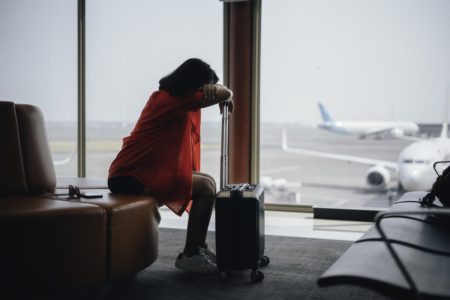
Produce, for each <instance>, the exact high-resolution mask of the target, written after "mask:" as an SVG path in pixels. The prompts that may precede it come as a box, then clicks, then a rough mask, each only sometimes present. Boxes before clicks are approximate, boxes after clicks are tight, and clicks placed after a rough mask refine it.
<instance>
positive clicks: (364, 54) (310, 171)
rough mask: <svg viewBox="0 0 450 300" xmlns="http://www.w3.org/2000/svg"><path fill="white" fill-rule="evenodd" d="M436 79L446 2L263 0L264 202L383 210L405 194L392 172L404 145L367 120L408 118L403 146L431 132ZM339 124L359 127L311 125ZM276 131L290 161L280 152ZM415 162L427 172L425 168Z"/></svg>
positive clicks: (446, 41) (443, 76)
mask: <svg viewBox="0 0 450 300" xmlns="http://www.w3.org/2000/svg"><path fill="white" fill-rule="evenodd" d="M448 82H450V2H449V1H442V0H395V1H391V0H366V1H359V0H340V1H335V0H322V1H317V0H300V1H299V0H280V1H278V0H277V1H275V0H266V1H263V3H262V49H261V122H262V126H261V182H262V183H263V184H264V185H265V186H266V191H267V192H266V199H267V201H268V202H272V203H283V204H286V203H287V204H304V205H313V204H322V205H333V206H341V207H361V206H363V207H368V206H370V207H383V206H388V205H390V203H391V201H392V200H393V199H395V198H398V197H399V196H400V195H401V194H402V192H403V191H402V190H401V189H400V190H399V189H398V188H399V187H400V188H407V186H406V181H405V182H402V181H401V180H400V177H399V175H402V174H399V173H398V171H397V170H396V169H395V165H396V164H397V160H398V159H399V155H400V153H401V152H402V150H403V149H404V148H405V147H406V146H408V145H410V144H412V143H413V142H414V141H412V139H411V138H409V139H407V140H406V139H404V135H405V134H408V132H406V129H402V130H400V129H399V128H397V127H400V125H399V124H397V125H387V127H388V128H386V127H384V130H381V129H383V128H380V127H378V125H377V124H376V123H367V121H383V122H384V123H385V124H386V123H389V122H391V121H411V122H414V123H416V124H418V125H419V127H420V130H419V132H417V133H409V134H410V135H413V136H414V138H423V139H427V138H430V137H432V136H436V135H439V131H440V126H441V125H440V123H441V122H442V111H443V108H444V102H445V97H446V96H445V93H446V92H445V90H446V86H447V84H448ZM319 103H322V105H323V108H324V109H325V110H326V111H327V112H324V111H322V113H321V112H320V111H319V107H318V105H319ZM327 115H328V117H331V120H328V121H329V122H325V121H324V120H323V118H327ZM340 120H348V121H359V122H357V123H354V124H353V125H354V126H355V127H354V128H353V129H356V128H359V129H363V128H365V127H368V128H369V129H368V131H367V132H366V134H361V133H355V134H344V130H343V129H342V128H343V127H341V129H342V130H335V131H334V132H333V131H330V130H324V128H318V125H322V127H327V125H336V126H335V127H334V128H337V129H339V125H342V123H338V122H335V123H332V122H331V121H340ZM347 125H348V123H347ZM328 127H330V126H328ZM389 127H391V128H390V129H389ZM346 128H347V129H349V127H346ZM350 129H351V128H350ZM283 132H284V133H285V134H284V136H285V137H286V139H285V141H286V143H284V146H285V147H284V148H285V150H290V152H289V151H283V150H282V136H283ZM330 154H333V155H330ZM335 154H336V155H338V157H336V155H335ZM343 155H347V156H351V157H347V159H343V158H344V157H343ZM338 158H340V159H338ZM356 158H358V159H356ZM359 158H370V159H373V160H377V161H378V162H367V160H366V161H363V160H361V159H359ZM405 159H409V160H410V161H412V160H418V159H419V160H421V159H422V162H424V161H430V159H429V158H428V157H422V158H419V157H408V158H405ZM349 161H352V162H351V163H350V162H349ZM386 161H388V162H392V164H389V163H386ZM400 165H401V162H400V163H399V164H398V165H397V167H398V166H400ZM409 165H412V164H409ZM416 165H417V166H418V167H422V166H425V165H427V166H426V167H427V172H428V171H431V165H430V164H425V163H421V164H420V166H419V164H416ZM416 170H417V169H416ZM408 172H410V173H409V174H410V175H411V176H409V178H410V179H413V177H414V176H415V175H414V174H415V173H414V171H408ZM383 180H384V181H386V185H384V186H383V185H381V186H380V187H378V188H376V187H375V183H377V182H378V183H380V182H381V181H383ZM368 181H370V182H371V183H372V184H371V185H368V184H367V182H368ZM420 189H422V188H420Z"/></svg>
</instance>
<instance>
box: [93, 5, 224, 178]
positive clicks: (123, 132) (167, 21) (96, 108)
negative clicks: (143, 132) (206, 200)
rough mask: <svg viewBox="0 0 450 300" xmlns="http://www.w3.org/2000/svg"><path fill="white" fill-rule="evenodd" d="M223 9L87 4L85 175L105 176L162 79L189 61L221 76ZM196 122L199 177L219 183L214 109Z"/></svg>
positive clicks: (202, 6)
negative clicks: (198, 61) (194, 59)
mask: <svg viewBox="0 0 450 300" xmlns="http://www.w3.org/2000/svg"><path fill="white" fill-rule="evenodd" d="M222 6H223V5H222V3H221V2H219V1H210V0H198V1H195V2H192V1H184V0H177V1H175V0H170V1H148V0H139V1H132V2H130V1H120V0H99V1H87V7H86V78H87V79H86V89H87V92H86V99H87V100H86V101H87V164H86V165H87V176H88V177H106V176H107V174H108V169H109V166H110V164H111V162H112V160H113V159H114V157H115V156H116V154H117V152H118V151H119V150H120V147H121V144H122V138H123V137H125V136H127V135H128V134H129V133H130V131H131V130H132V128H133V126H134V124H135V122H136V120H137V118H138V117H139V114H140V112H141V110H142V109H143V107H144V105H145V103H146V102H147V100H148V98H149V96H150V94H151V93H152V92H153V91H155V90H157V89H158V81H159V79H160V78H162V77H163V76H165V75H167V74H168V73H170V72H171V71H173V70H174V69H175V68H176V67H177V66H178V65H180V64H181V63H182V62H183V61H184V60H186V59H188V58H191V57H198V58H201V59H203V60H205V61H206V62H208V63H209V64H210V65H211V66H212V67H213V68H214V69H215V70H216V73H217V74H218V75H219V77H221V76H222V73H223V67H222V61H223V46H222V40H223V33H222V32H223V29H222V28H223V21H222V18H223V17H222ZM221 79H222V78H221ZM202 121H203V122H202V171H204V172H207V173H210V174H212V175H213V176H214V177H215V178H218V177H219V164H220V163H219V158H220V151H219V150H220V149H219V143H220V126H219V125H220V115H219V109H218V107H211V108H207V109H204V110H203V114H202Z"/></svg>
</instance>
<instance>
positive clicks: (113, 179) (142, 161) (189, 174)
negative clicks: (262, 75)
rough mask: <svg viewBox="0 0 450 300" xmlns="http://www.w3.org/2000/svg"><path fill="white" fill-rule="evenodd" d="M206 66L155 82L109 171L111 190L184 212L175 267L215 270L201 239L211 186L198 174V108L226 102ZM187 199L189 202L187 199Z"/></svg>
mask: <svg viewBox="0 0 450 300" xmlns="http://www.w3.org/2000/svg"><path fill="white" fill-rule="evenodd" d="M218 80H219V78H218V77H217V75H216V73H215V72H214V71H213V70H212V69H211V68H210V66H209V65H208V64H207V63H205V62H203V61H202V60H200V59H196V58H192V59H188V60H187V61H185V62H184V63H183V64H181V65H180V66H179V67H178V68H177V69H176V70H175V71H173V72H172V73H170V74H169V75H167V76H165V77H163V78H162V79H161V80H160V81H159V90H158V91H156V92H154V93H153V94H152V95H151V96H150V99H149V100H148V102H147V104H146V106H145V107H144V109H143V111H142V113H141V115H140V117H139V119H138V121H137V123H136V125H135V127H134V129H133V131H132V132H131V134H130V135H129V136H128V137H126V138H124V139H123V145H122V149H121V150H120V152H119V154H118V155H117V157H116V158H115V159H114V161H113V162H112V164H111V167H110V169H109V177H108V186H109V189H110V190H111V192H113V193H122V194H144V193H145V194H149V195H152V196H154V197H155V198H156V199H157V201H158V204H159V205H166V206H168V207H169V208H170V209H171V210H173V211H174V212H175V213H176V214H177V215H179V216H181V215H182V214H183V212H184V211H185V210H186V211H188V212H189V220H188V227H187V236H186V245H185V247H184V250H183V252H182V253H180V254H179V255H178V257H177V259H176V261H175V266H176V267H177V268H180V269H183V270H186V271H191V272H195V273H206V274H208V273H214V272H216V270H217V268H216V265H215V253H214V252H213V251H212V250H211V249H209V248H208V247H207V245H206V243H205V239H206V234H207V231H208V225H209V221H210V218H211V214H212V210H213V206H214V200H215V194H216V185H215V182H214V179H213V178H212V177H211V176H209V175H207V174H204V173H200V172H199V170H200V120H201V108H204V107H207V106H210V105H213V104H217V103H221V110H222V109H223V102H225V101H230V104H231V105H229V106H228V107H229V110H230V111H232V109H233V106H232V102H231V97H232V95H233V93H232V92H231V91H230V90H229V89H227V88H226V87H225V86H222V85H218V84H216V83H217V81H218ZM191 199H192V201H191Z"/></svg>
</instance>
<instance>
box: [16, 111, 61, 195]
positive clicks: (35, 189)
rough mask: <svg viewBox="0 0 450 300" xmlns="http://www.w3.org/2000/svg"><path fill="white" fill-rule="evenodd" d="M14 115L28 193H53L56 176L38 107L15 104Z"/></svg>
mask: <svg viewBox="0 0 450 300" xmlns="http://www.w3.org/2000/svg"><path fill="white" fill-rule="evenodd" d="M16 113H17V124H18V126H19V134H20V145H21V148H22V159H23V164H24V170H25V178H26V181H27V189H28V193H41V192H43V191H53V190H54V189H55V186H56V175H55V168H54V166H53V160H52V157H51V154H50V146H49V144H48V139H47V132H46V129H45V123H44V116H43V115H42V112H41V110H40V109H39V108H38V107H36V106H32V105H27V104H16Z"/></svg>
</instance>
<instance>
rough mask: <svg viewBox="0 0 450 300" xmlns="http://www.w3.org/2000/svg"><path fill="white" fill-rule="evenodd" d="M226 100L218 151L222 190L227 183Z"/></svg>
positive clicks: (227, 117) (227, 114)
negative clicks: (219, 151) (220, 147)
mask: <svg viewBox="0 0 450 300" xmlns="http://www.w3.org/2000/svg"><path fill="white" fill-rule="evenodd" d="M228 105H229V103H228V101H225V102H224V105H223V113H222V140H221V145H222V149H221V153H220V189H221V190H224V189H225V186H226V185H227V184H228V126H229V124H228V121H229V119H230V113H229V111H228Z"/></svg>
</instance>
